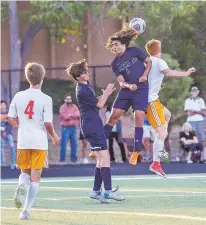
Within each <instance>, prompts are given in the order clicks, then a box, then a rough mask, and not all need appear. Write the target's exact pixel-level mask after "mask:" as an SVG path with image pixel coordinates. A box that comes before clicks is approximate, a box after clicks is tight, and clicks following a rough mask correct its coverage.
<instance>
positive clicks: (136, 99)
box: [113, 84, 148, 112]
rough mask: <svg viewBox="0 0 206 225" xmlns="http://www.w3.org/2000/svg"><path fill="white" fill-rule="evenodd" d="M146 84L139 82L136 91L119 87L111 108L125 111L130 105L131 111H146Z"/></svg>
mask: <svg viewBox="0 0 206 225" xmlns="http://www.w3.org/2000/svg"><path fill="white" fill-rule="evenodd" d="M147 105H148V84H141V86H139V87H138V89H137V90H136V91H130V90H128V89H121V90H120V91H119V94H118V95H117V97H116V99H115V101H114V104H113V108H116V109H122V110H125V111H127V110H128V109H129V108H130V107H131V106H132V109H133V111H136V110H140V111H143V112H146V111H147Z"/></svg>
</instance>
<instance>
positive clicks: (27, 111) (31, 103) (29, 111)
mask: <svg viewBox="0 0 206 225" xmlns="http://www.w3.org/2000/svg"><path fill="white" fill-rule="evenodd" d="M33 109H34V101H29V104H28V105H27V107H26V109H25V111H24V114H27V115H29V119H32V116H33V115H34V112H33Z"/></svg>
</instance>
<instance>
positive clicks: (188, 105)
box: [184, 97, 206, 122]
mask: <svg viewBox="0 0 206 225" xmlns="http://www.w3.org/2000/svg"><path fill="white" fill-rule="evenodd" d="M205 109H206V106H205V102H204V100H203V99H202V98H200V97H198V98H197V99H193V98H188V99H187V100H186V101H185V107H184V111H189V110H191V111H192V110H194V111H201V110H205ZM203 120H204V116H203V115H200V114H195V115H192V116H188V117H187V122H192V121H203Z"/></svg>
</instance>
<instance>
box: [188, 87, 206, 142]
mask: <svg viewBox="0 0 206 225" xmlns="http://www.w3.org/2000/svg"><path fill="white" fill-rule="evenodd" d="M199 93H200V91H199V89H198V87H195V86H193V87H192V88H191V96H190V98H188V99H186V101H185V106H184V111H185V112H186V113H187V122H189V123H190V124H191V125H192V128H193V130H194V131H196V133H197V135H198V139H199V141H200V142H201V143H202V144H203V142H204V140H205V134H204V119H205V115H206V107H205V102H204V100H203V99H202V98H200V97H199Z"/></svg>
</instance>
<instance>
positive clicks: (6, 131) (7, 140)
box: [1, 100, 16, 169]
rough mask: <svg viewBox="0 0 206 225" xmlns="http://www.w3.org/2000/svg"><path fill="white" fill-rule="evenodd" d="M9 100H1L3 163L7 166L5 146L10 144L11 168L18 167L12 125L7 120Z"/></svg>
mask: <svg viewBox="0 0 206 225" xmlns="http://www.w3.org/2000/svg"><path fill="white" fill-rule="evenodd" d="M7 114H8V109H7V102H6V101H3V100H1V115H2V119H1V165H2V166H6V165H7V164H6V157H5V148H6V144H8V147H9V150H10V155H11V168H12V169H15V168H16V151H15V148H14V138H13V135H12V126H11V124H9V122H8V120H7Z"/></svg>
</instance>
